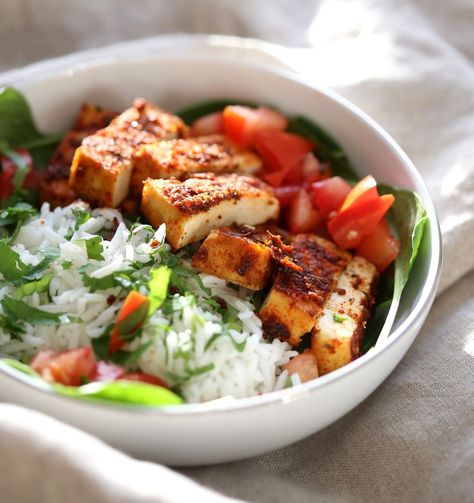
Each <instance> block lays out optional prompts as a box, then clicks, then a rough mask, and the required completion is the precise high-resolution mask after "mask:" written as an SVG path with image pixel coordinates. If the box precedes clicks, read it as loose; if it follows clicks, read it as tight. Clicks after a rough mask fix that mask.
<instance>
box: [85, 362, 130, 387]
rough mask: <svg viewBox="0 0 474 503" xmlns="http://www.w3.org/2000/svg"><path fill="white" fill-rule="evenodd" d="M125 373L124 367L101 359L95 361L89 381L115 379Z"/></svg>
mask: <svg viewBox="0 0 474 503" xmlns="http://www.w3.org/2000/svg"><path fill="white" fill-rule="evenodd" d="M124 375H125V369H123V368H122V367H119V366H118V365H115V364H114V363H107V362H103V361H99V362H97V365H96V369H95V373H94V375H93V376H92V377H91V381H94V382H95V381H116V380H117V379H121V378H122V377H123V376H124Z"/></svg>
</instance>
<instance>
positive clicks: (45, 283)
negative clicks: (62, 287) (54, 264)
mask: <svg viewBox="0 0 474 503" xmlns="http://www.w3.org/2000/svg"><path fill="white" fill-rule="evenodd" d="M53 277H54V274H45V275H44V276H43V277H42V278H41V279H38V280H35V281H30V282H29V283H25V284H23V285H21V286H20V287H18V288H17V289H16V292H15V298H16V299H22V298H23V297H27V296H28V295H32V294H33V293H44V292H47V291H48V288H49V284H50V283H51V280H52V279H53Z"/></svg>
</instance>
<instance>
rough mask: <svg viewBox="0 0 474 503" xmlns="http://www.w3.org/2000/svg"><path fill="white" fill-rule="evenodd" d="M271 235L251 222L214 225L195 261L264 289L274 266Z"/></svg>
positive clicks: (225, 276) (208, 270)
mask: <svg viewBox="0 0 474 503" xmlns="http://www.w3.org/2000/svg"><path fill="white" fill-rule="evenodd" d="M268 241H269V237H268V234H267V233H266V232H265V231H264V230H263V229H256V228H255V227H250V226H247V225H243V226H239V227H221V228H220V229H214V230H213V231H212V232H211V233H210V234H209V236H208V237H207V238H206V239H205V240H204V242H203V244H202V245H201V247H200V248H199V250H198V251H197V252H196V253H195V254H194V256H193V259H192V265H193V267H194V268H196V269H198V270H199V271H201V272H205V273H207V274H211V275H213V276H217V277H218V278H222V279H225V280H227V281H230V282H231V283H235V284H237V285H241V286H244V287H246V288H249V289H250V290H261V289H262V288H264V287H265V285H266V284H267V283H268V280H269V278H270V275H271V273H272V270H273V266H274V261H273V258H272V251H271V248H270V246H269V245H268Z"/></svg>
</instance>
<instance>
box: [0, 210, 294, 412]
mask: <svg viewBox="0 0 474 503" xmlns="http://www.w3.org/2000/svg"><path fill="white" fill-rule="evenodd" d="M78 210H83V211H90V209H89V207H88V206H87V205H85V204H83V203H74V204H72V205H70V206H68V207H66V208H56V209H54V210H50V208H49V205H48V204H44V205H43V206H42V208H41V210H40V214H39V215H38V217H35V218H31V219H30V220H28V221H27V223H25V224H24V225H23V226H22V227H21V229H20V232H19V233H18V235H17V237H16V238H15V240H14V242H13V244H12V249H13V250H14V251H16V252H17V253H18V254H19V256H20V258H21V260H22V261H23V262H24V263H26V264H32V265H36V264H38V263H39V262H41V260H42V259H43V257H44V255H43V251H44V250H46V249H47V248H56V249H59V252H60V254H59V257H58V258H56V259H55V260H54V261H53V262H52V263H51V265H50V266H49V269H48V270H47V271H46V272H45V273H53V275H54V276H53V278H52V280H51V282H50V284H49V292H47V293H40V294H38V293H33V294H32V295H29V296H26V297H24V298H23V299H22V300H23V301H24V302H26V303H27V304H28V305H30V306H33V307H37V308H41V309H42V310H44V311H48V312H51V313H56V314H61V315H63V314H64V315H67V316H70V317H73V319H74V317H76V320H75V322H71V323H67V321H68V320H67V318H66V317H65V323H64V324H61V325H55V326H51V325H48V326H33V325H31V324H29V323H25V324H24V330H25V332H24V333H23V334H21V335H18V336H15V338H13V337H11V336H10V334H9V333H8V332H7V331H5V330H2V328H1V327H0V356H9V357H15V358H20V357H25V356H28V355H33V354H34V353H36V352H37V351H39V350H42V349H55V350H63V349H72V348H76V347H80V346H87V345H90V344H91V340H92V339H93V338H97V337H100V336H101V335H102V334H103V333H104V331H105V330H106V328H107V327H108V326H109V325H110V324H113V323H114V321H115V319H116V316H117V313H118V311H119V309H120V306H121V303H122V301H123V295H124V294H123V291H122V290H121V289H120V288H119V287H114V288H109V289H106V290H97V291H95V292H93V291H91V289H90V288H89V287H87V286H85V285H84V282H83V273H82V271H83V269H81V268H84V267H86V266H87V267H88V269H87V274H88V275H89V276H90V277H91V278H95V279H100V278H104V277H106V276H108V275H110V274H112V273H114V272H116V271H121V270H125V269H127V268H130V267H131V265H132V264H134V266H135V267H138V268H139V269H140V270H141V272H143V273H145V274H147V273H148V272H149V271H150V269H151V268H154V267H157V266H159V265H160V261H161V256H160V254H159V253H156V247H152V246H150V244H149V243H151V242H152V241H154V242H156V241H158V242H163V240H164V237H165V228H164V227H163V226H162V227H160V229H158V230H157V231H156V232H154V231H152V230H151V228H150V227H149V226H135V227H134V228H133V230H130V229H129V228H127V226H126V225H125V223H124V222H123V219H122V217H121V214H120V213H119V212H118V211H115V210H112V209H97V210H93V211H92V212H91V218H90V219H89V220H87V221H86V222H85V223H83V224H82V225H79V226H76V227H77V229H76V230H74V228H75V225H76V216H75V214H74V212H76V213H77V211H78ZM104 232H108V234H110V235H109V236H106V237H104V238H103V240H102V248H103V253H102V254H103V260H91V259H88V254H87V249H86V246H85V243H84V240H87V239H90V238H92V237H94V236H97V235H99V234H98V233H104ZM71 234H72V235H71ZM166 246H167V245H165V244H163V245H162V247H166ZM199 276H200V277H201V280H202V283H203V285H204V287H205V289H209V290H210V293H211V295H210V296H209V295H208V293H206V292H205V291H204V290H203V289H202V288H201V287H200V286H199V284H198V283H197V281H196V280H195V279H193V278H192V277H190V278H189V283H188V285H189V291H190V292H191V293H190V294H188V295H180V294H175V295H174V296H173V300H172V306H173V311H172V312H171V313H169V314H165V313H164V312H163V309H159V310H157V311H156V312H155V314H153V316H152V317H151V318H150V319H149V320H148V322H147V323H146V325H145V326H144V329H143V331H142V335H141V336H140V337H139V338H137V339H135V340H133V341H132V343H131V344H130V350H134V349H137V348H139V347H140V346H142V345H143V344H145V343H148V344H149V345H148V347H147V349H146V350H145V351H144V353H143V354H142V355H141V356H140V358H139V359H138V362H137V365H138V368H139V369H140V370H142V371H144V372H148V373H150V374H153V375H156V376H159V377H161V378H164V379H165V380H166V381H167V382H168V383H170V384H171V385H172V386H174V387H177V388H178V389H179V390H180V392H181V394H182V395H183V397H184V399H185V400H186V401H188V402H202V401H207V400H213V399H217V398H221V397H224V396H232V397H236V398H240V397H248V396H253V395H256V394H260V393H266V392H269V391H272V390H275V389H280V388H283V387H285V386H286V385H287V384H288V375H287V373H286V371H283V372H281V368H280V367H281V365H283V364H284V363H286V362H287V361H288V360H289V359H290V358H291V357H292V356H294V355H296V352H295V351H292V350H291V348H290V346H289V345H288V344H286V343H284V342H281V341H279V340H274V341H273V342H272V343H268V342H266V341H265V340H264V339H263V336H262V329H261V322H260V319H259V318H258V317H257V316H256V314H255V310H254V307H253V305H252V303H251V302H249V301H248V300H246V299H248V297H249V294H250V292H249V291H248V290H245V289H243V288H240V289H239V290H238V291H236V290H235V289H234V288H232V287H230V286H228V285H227V284H226V282H225V281H223V280H220V279H217V278H214V277H212V276H209V275H205V274H200V275H199ZM0 277H1V274H0ZM14 295H15V287H14V286H3V287H0V301H1V300H2V299H3V298H4V297H14ZM119 295H121V296H122V298H121V299H120V300H118V299H117V297H118V296H119ZM209 297H219V298H221V299H223V300H224V301H225V302H226V303H227V305H229V306H232V307H233V308H235V309H236V310H237V312H238V314H237V325H238V327H239V329H238V330H237V329H236V328H235V326H233V328H231V329H228V327H226V324H225V323H224V322H223V319H222V316H221V314H219V312H217V311H216V310H212V309H210V308H208V306H207V304H206V301H207V300H208V299H209ZM1 314H3V310H2V306H1V303H0V315H1ZM77 319H80V320H79V321H77Z"/></svg>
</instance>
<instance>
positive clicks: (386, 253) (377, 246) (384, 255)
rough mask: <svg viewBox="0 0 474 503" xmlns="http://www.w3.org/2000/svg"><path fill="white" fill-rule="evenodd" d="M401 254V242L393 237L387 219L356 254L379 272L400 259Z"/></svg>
mask: <svg viewBox="0 0 474 503" xmlns="http://www.w3.org/2000/svg"><path fill="white" fill-rule="evenodd" d="M399 252H400V241H399V240H398V239H397V238H396V237H394V236H393V234H392V231H391V230H390V226H389V225H388V223H387V221H386V220H385V218H383V219H382V220H381V221H380V222H379V223H378V224H377V225H376V226H375V229H374V230H373V231H372V232H371V233H370V234H369V235H368V236H366V237H365V238H364V239H363V240H362V242H361V243H360V244H359V246H358V247H357V248H356V254H357V255H360V256H361V257H364V258H366V259H367V260H369V261H370V262H372V263H373V264H374V265H375V266H376V267H377V269H378V271H379V272H383V271H384V270H385V269H386V268H387V267H388V266H389V265H390V264H391V263H392V262H393V261H394V260H395V259H396V258H397V257H398V254H399Z"/></svg>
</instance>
